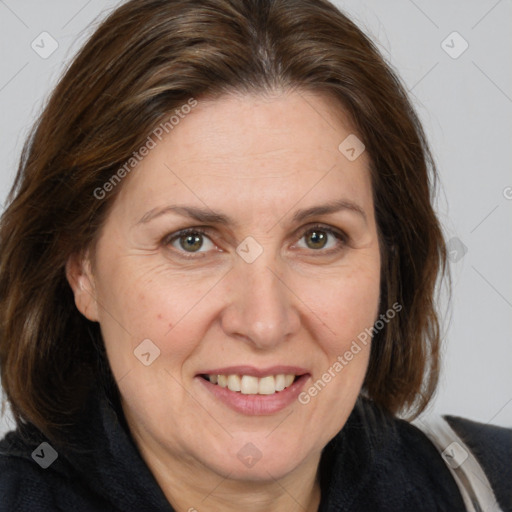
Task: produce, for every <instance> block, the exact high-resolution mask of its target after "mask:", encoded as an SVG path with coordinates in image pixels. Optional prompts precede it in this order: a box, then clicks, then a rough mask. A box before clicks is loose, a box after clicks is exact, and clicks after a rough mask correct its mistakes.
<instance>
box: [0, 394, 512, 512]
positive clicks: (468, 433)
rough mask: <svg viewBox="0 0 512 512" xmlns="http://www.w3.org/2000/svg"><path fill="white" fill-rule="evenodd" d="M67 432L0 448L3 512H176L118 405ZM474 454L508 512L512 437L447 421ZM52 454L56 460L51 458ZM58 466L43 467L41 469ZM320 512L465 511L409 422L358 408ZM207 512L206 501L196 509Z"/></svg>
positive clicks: (11, 439)
mask: <svg viewBox="0 0 512 512" xmlns="http://www.w3.org/2000/svg"><path fill="white" fill-rule="evenodd" d="M85 411H86V413H85V414H84V417H83V418H82V420H81V421H80V422H79V423H78V424H77V427H76V428H75V429H74V431H73V432H71V434H70V438H69V439H70V441H72V442H74V443H75V444H76V445H78V446H77V448H75V449H74V450H70V449H64V448H59V447H56V446H52V445H51V443H49V444H50V447H49V446H48V445H43V446H40V444H41V443H42V442H46V440H45V439H44V437H43V436H42V435H41V434H40V433H39V432H38V431H37V430H36V429H34V428H32V427H27V428H26V429H24V430H25V432H24V434H23V435H21V433H20V431H19V429H18V430H17V431H15V432H10V433H8V434H7V435H6V436H5V438H4V439H3V440H2V441H0V512H43V511H44V512H50V511H51V512H57V511H66V512H70V511H71V512H92V511H102V512H106V511H112V512H113V511H116V512H145V511H148V512H164V511H165V512H172V507H171V506H170V505H169V503H168V501H167V500H166V498H165V496H164V494H163V492H162V490H161V489H160V487H159V486H158V484H157V482H156V480H155V479H154V477H153V475H152V474H151V472H150V471H149V469H148V467H147V466H146V464H145V463H144V461H143V460H142V458H141V456H140V455H139V452H138V450H137V448H136V447H135V444H134V442H133V440H132V438H131V436H130V434H129V430H128V428H127V425H126V423H125V420H124V416H123V414H122V409H121V408H120V406H119V402H118V401H116V400H114V401H112V400H108V399H107V397H106V395H105V393H103V392H96V394H94V395H91V397H90V399H89V403H88V405H87V407H86V409H85ZM448 420H449V422H450V424H451V426H452V428H454V429H455V430H456V431H457V433H458V434H459V436H460V437H461V438H462V439H463V440H464V441H465V442H467V444H468V446H470V447H471V448H472V449H474V454H475V455H476V456H477V458H478V459H479V461H480V463H481V464H482V466H483V467H484V469H485V471H486V474H487V475H488V478H489V480H490V482H491V483H492V484H493V487H494V491H495V494H496V497H497V499H498V501H499V503H500V505H501V507H502V509H503V510H504V511H505V512H512V491H511V488H512V466H511V464H512V430H509V429H504V428H499V427H493V426H488V425H483V424H479V423H474V422H471V421H468V420H465V419H461V418H454V417H448ZM53 449H55V453H54V452H53V451H52V450H53ZM55 454H58V456H57V459H56V460H55V461H53V462H52V463H51V464H50V465H49V467H47V468H46V469H44V468H43V467H41V466H45V465H47V464H48V463H49V462H51V460H52V458H53V456H55ZM320 476H321V489H322V500H321V505H320V508H319V511H320V512H334V511H336V512H338V511H350V512H388V511H389V512H399V511H410V512H423V511H425V512H427V511H428V512H433V511H444V512H459V511H460V512H463V511H464V505H463V502H462V498H461V496H460V493H459V491H458V488H457V486H456V484H455V482H454V480H453V478H452V476H451V474H450V472H449V470H448V469H447V467H446V465H445V462H444V461H443V459H442V458H441V456H440V454H439V452H438V451H437V449H436V448H435V447H434V446H433V445H432V444H431V442H430V441H429V440H428V438H427V437H426V436H425V435H424V434H423V433H422V432H421V431H420V430H418V429H417V428H416V427H414V426H413V425H411V424H409V423H407V422H405V421H402V420H398V419H394V418H391V417H389V416H386V415H385V414H383V413H381V412H380V411H379V410H378V409H377V408H376V407H375V406H374V405H373V404H372V403H371V402H369V401H366V400H360V401H358V404H357V405H356V407H355V408H354V411H353V412H352V414H351V416H350V418H349V420H348V421H347V424H346V425H345V426H344V427H343V429H342V431H341V432H340V433H339V434H338V435H336V437H334V438H333V439H332V440H331V442H330V443H329V444H328V445H327V446H326V447H325V449H324V452H323V454H322V459H321V465H320ZM195 508H196V509H197V511H198V512H204V511H208V510H209V507H208V502H207V500H206V501H205V502H204V503H203V504H198V505H197V506H196V507H195Z"/></svg>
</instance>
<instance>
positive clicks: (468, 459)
mask: <svg viewBox="0 0 512 512" xmlns="http://www.w3.org/2000/svg"><path fill="white" fill-rule="evenodd" d="M412 424H413V425H414V426H415V427H417V428H419V429H420V430H421V431H423V433H424V434H425V435H426V436H427V437H428V438H429V439H430V441H432V443H433V444H434V446H436V448H437V449H438V450H439V451H440V452H441V456H442V458H443V460H444V461H445V463H446V465H447V466H448V469H449V470H450V472H451V474H452V475H453V478H454V479H455V482H456V483H457V486H458V488H459V490H460V493H461V495H462V499H463V500H464V504H465V505H466V510H467V512H503V510H502V509H501V508H500V506H499V505H498V502H497V501H496V496H495V495H494V492H493V490H492V487H491V484H490V482H489V480H488V479H487V476H486V474H485V472H484V470H483V468H482V466H481V465H480V464H479V462H478V461H477V459H476V457H475V456H474V455H473V454H472V453H471V450H470V449H469V447H468V446H467V445H466V444H465V443H464V442H463V441H462V439H461V438H460V437H459V436H458V435H457V433H456V432H455V431H454V430H453V429H452V428H451V427H450V424H449V423H448V422H447V421H446V420H445V419H444V418H442V417H441V416H434V417H431V418H428V419H422V420H420V419H419V418H417V419H416V420H414V421H413V422H412Z"/></svg>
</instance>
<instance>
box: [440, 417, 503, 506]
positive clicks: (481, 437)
mask: <svg viewBox="0 0 512 512" xmlns="http://www.w3.org/2000/svg"><path fill="white" fill-rule="evenodd" d="M445 419H446V420H447V421H448V423H449V424H450V426H451V427H452V429H453V430H454V431H455V432H456V433H457V434H458V436H459V437H460V439H461V440H462V441H464V443H465V444H466V445H467V446H468V448H469V449H470V450H471V452H472V453H473V455H474V456H475V457H476V459H477V460H478V462H479V463H480V465H481V466H482V468H483V470H484V472H485V474H486V476H487V478H488V479H489V482H490V483H491V486H492V487H493V490H494V493H495V495H496V498H497V500H498V502H499V503H500V505H501V507H502V508H503V510H506V511H512V429H511V428H505V427H498V426H495V425H488V424H485V423H479V422H476V421H471V420H468V419H466V418H460V417H458V416H445Z"/></svg>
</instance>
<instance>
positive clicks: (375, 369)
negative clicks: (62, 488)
mask: <svg viewBox="0 0 512 512" xmlns="http://www.w3.org/2000/svg"><path fill="white" fill-rule="evenodd" d="M276 89H290V90H297V91H300V90H304V91H306V90H307V91H313V92H317V93H325V94H329V95H330V96H331V97H332V98H333V103H332V104H333V111H337V112H345V113H347V114H348V115H349V116H350V117H351V118H352V120H353V123H354V126H355V128H356V130H357V133H358V136H359V138H361V139H362V140H363V142H364V144H365V145H366V150H367V151H368V154H369V156H370V160H371V162H372V168H371V172H372V183H373V192H374V201H375V210H376V218H377V224H378V230H379V235H380V243H381V253H382V279H381V305H380V309H381V311H380V312H381V313H385V312H386V311H387V310H389V308H390V307H391V305H392V304H395V303H398V304H400V305H401V306H402V312H401V313H400V314H399V315H396V317H395V318H394V319H393V320H392V321H390V322H389V323H386V325H385V326H384V328H383V329H381V330H379V331H378V332H377V333H376V334H375V336H374V339H373V342H372V346H371V355H370V364H369V368H368V372H367V375H366V379H365V382H364V385H363V393H364V394H365V395H366V396H368V397H369V398H370V399H372V400H373V401H374V402H375V403H376V404H378V405H379V406H380V407H381V408H383V409H385V410H387V411H389V412H390V413H392V414H396V413H398V412H410V413H411V412H412V414H413V415H414V414H415V413H418V412H420V411H421V410H423V409H424V408H425V406H426V405H427V403H428V401H429V400H430V398H431V396H432V394H433V392H434V390H435V388H436V385H437V380H438V373H439V345H440V332H439V323H438V317H437V315H436V311H435V308H434V302H433V298H434V292H435V288H436V282H437V279H438V277H439V275H440V272H439V271H440V270H442V271H443V272H444V270H445V264H446V253H445V246H444V242H443V237H442V233H441V229H440V226H439V223H438V220H437V218H436V216H435V214H434V211H433V208H432V205H431V194H432V193H433V185H434V183H433V180H434V179H435V176H436V171H435V167H434V164H433V161H432V158H431V155H430V152H429V149H428V146H427V143H426V139H425V136H424V133H423V130H422V128H421V125H420V123H419V120H418V118H417V117H416V114H415V113H414V110H413V108H412V106H411V104H410V102H409V100H408V98H407V95H406V93H405V91H404V88H403V87H402V85H401V84H400V81H399V80H398V78H397V77H396V75H395V74H394V73H393V71H392V70H391V69H390V67H389V66H388V65H387V64H386V63H385V62H384V60H383V58H382V57H381V56H380V54H379V52H378V51H377V50H376V48H375V46H374V45H373V43H372V42H371V41H370V40H369V39H368V38H367V37H366V36H365V35H364V34H363V33H362V32H361V31H360V30H359V29H358V28H357V27H356V26H355V25H354V24H353V23H352V22H351V21H350V20H349V19H348V18H347V17H346V16H344V15H343V14H342V13H340V12H339V11H338V10H337V9H336V8H335V7H334V6H333V5H331V4H330V3H329V2H328V1H326V0H294V1H289V0H202V1H197V0H132V1H129V2H127V3H125V4H124V5H122V6H121V7H119V8H118V9H116V10H115V11H114V12H113V13H111V14H110V15H109V17H108V18H107V19H106V20H105V21H103V22H102V23H101V25H100V26H99V28H98V29H97V30H96V31H95V33H94V34H93V35H92V37H91V38H90V40H89V41H88V42H87V43H86V44H85V46H84V47H83V49H82V50H81V51H80V52H79V53H78V55H77V56H76V57H75V59H74V60H73V62H72V64H71V66H70V67H69V69H68V70H67V72H66V73H65V74H64V76H63V77H62V79H61V80H60V82H59V84H58V85H57V87H56V88H55V90H54V92H53V94H52V96H51V98H50V99H49V101H48V104H47V105H46V107H45V109H44V111H43V113H42V115H41V117H40V119H39V121H38V123H37V125H36V126H35V127H34V130H33V132H32V135H31V137H30V138H29V140H28V141H27V143H26V145H25V148H24V150H23V154H22V157H21V161H20V166H19V170H18V174H17V176H16V180H15V183H14V186H13V188H12V190H11V193H10V195H9V198H8V201H9V204H8V207H7V208H6V210H5V212H4V214H3V216H2V219H1V226H0V243H1V250H0V365H1V366H0V369H1V375H2V385H3V388H4V390H5V392H6V394H7V398H8V400H9V402H10V405H11V408H12V411H13V414H14V417H15V419H16V421H17V422H18V424H19V425H22V424H23V423H24V422H29V423H32V424H34V425H35V426H37V427H38V428H39V429H40V430H41V431H42V432H43V433H44V434H45V435H46V436H48V437H49V438H52V437H54V438H58V435H59V434H58V433H59V432H61V430H60V429H62V428H63V427H64V426H65V425H69V424H72V423H73V421H74V418H75V414H76V413H77V411H78V410H79V409H80V408H81V406H82V404H83V402H84V397H85V396H86V393H87V391H88V388H89V386H90V383H91V382H94V381H95V380H96V379H97V378H98V377H99V376H98V372H101V371H107V372H108V371H109V369H108V364H106V365H105V364H104V360H103V358H104V357H105V354H104V352H102V349H101V347H102V341H101V335H100V331H99V328H98V325H97V324H94V323H92V322H89V321H88V320H86V319H85V318H84V317H83V316H82V315H81V314H80V313H79V312H78V310H77V309H76V307H75V304H74V299H73V295H72V293H71V289H70V287H69V285H68V283H67V281H66V277H65V264H66V261H67V260H68V258H69V256H70V255H72V254H76V253H79V252H81V251H83V250H85V249H87V248H88V247H91V244H93V243H94V241H95V239H96V238H97V235H98V232H99V228H100V227H101V225H102V222H103V221H104V219H105V217H106V215H107V213H108V211H109V208H110V206H111V205H112V202H113V201H114V199H115V197H116V194H117V192H118V190H119V189H120V187H121V186H122V184H119V185H118V186H117V187H115V188H114V189H113V190H112V192H110V193H109V194H107V195H106V197H104V198H103V199H101V200H99V199H97V194H95V193H94V191H95V190H97V189H98V188H101V187H102V186H103V185H104V184H105V183H106V182H107V181H108V180H109V179H111V177H112V176H113V175H114V174H115V173H116V172H117V171H118V170H119V168H120V167H121V166H123V164H124V163H125V162H126V161H127V160H128V159H129V158H130V157H131V156H132V154H133V152H134V151H135V150H137V148H140V147H141V145H143V144H144V142H145V141H146V140H147V137H148V134H150V133H151V132H152V130H153V129H154V128H155V127H156V126H157V125H158V124H159V123H161V122H162V121H163V120H164V119H166V118H168V117H169V115H170V113H171V112H173V111H174V109H176V107H179V106H180V105H183V104H185V103H186V102H187V101H188V100H190V98H199V99H200V98H201V97H204V96H205V95H220V94H224V93H229V92H233V91H236V92H241V93H250V92H271V91H274V90H276ZM340 142H341V141H340ZM98 360H102V361H103V366H102V365H98ZM101 368H103V369H101ZM60 435H61V438H62V434H60Z"/></svg>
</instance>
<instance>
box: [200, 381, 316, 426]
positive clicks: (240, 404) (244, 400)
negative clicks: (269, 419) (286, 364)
mask: <svg viewBox="0 0 512 512" xmlns="http://www.w3.org/2000/svg"><path fill="white" fill-rule="evenodd" d="M308 377H309V375H308V374H306V375H301V376H300V377H299V378H298V379H296V380H295V382H294V383H293V384H292V385H291V386H289V387H287V388H285V389H283V391H278V392H276V393H274V394H272V395H244V394H243V393H240V392H236V391H231V390H230V389H228V388H223V387H221V386H218V385H217V384H212V383H211V382H210V381H209V380H206V379H203V378H202V377H199V376H198V377H196V378H197V379H199V380H200V381H201V382H202V384H203V385H204V386H205V387H206V389H207V390H208V391H209V392H210V393H212V394H213V395H214V396H215V397H216V398H218V399H219V400H220V401H221V402H222V403H224V404H225V405H227V406H228V407H230V408H231V409H233V410H234V411H236V412H239V413H242V414H247V415H250V416H264V415H268V414H274V413H276V412H279V411H282V410H283V409H285V408H286V407H288V406H289V405H290V404H292V403H293V402H294V401H295V400H296V399H297V397H298V396H299V394H300V392H301V390H302V388H303V387H304V385H305V383H306V381H307V379H308Z"/></svg>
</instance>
